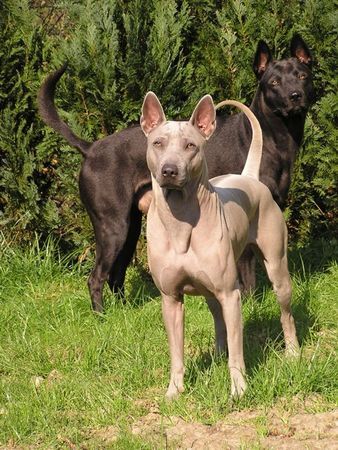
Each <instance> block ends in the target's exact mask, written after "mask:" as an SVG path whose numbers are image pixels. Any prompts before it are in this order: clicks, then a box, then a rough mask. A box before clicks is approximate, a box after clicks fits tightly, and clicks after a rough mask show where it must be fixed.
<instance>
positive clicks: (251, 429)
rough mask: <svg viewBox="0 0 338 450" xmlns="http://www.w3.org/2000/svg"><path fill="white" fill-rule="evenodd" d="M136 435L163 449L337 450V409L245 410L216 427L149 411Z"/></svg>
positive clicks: (134, 431)
mask: <svg viewBox="0 0 338 450" xmlns="http://www.w3.org/2000/svg"><path fill="white" fill-rule="evenodd" d="M132 433H133V434H134V435H137V436H140V437H143V438H144V439H146V440H147V441H151V442H157V444H158V445H159V446H160V448H162V447H163V448H168V449H175V450H176V449H177V450H178V449H182V450H183V449H196V450H202V449H203V450H208V449H210V450H211V449H212V450H221V449H222V450H224V449H230V450H232V449H243V448H248V449H249V448H252V446H254V445H255V446H257V447H259V448H262V449H269V450H270V449H271V450H287V449H288V450H289V449H291V450H305V449H306V450H308V449H311V450H317V449H318V450H320V449H325V450H327V449H330V450H338V409H337V410H335V411H331V412H325V413H316V414H308V413H302V414H295V415H291V414H288V413H285V412H283V415H280V414H278V413H277V412H276V411H273V410H272V411H271V412H270V413H268V414H266V415H264V412H262V411H260V412H259V411H258V412H254V411H249V412H248V411H242V412H239V413H238V412H237V413H232V414H229V415H228V416H227V417H226V418H225V419H224V421H220V422H218V423H216V424H215V425H204V424H202V423H198V422H190V423H189V422H185V421H184V420H183V419H181V418H179V417H163V416H161V414H160V413H159V412H154V411H153V412H150V413H149V414H147V415H146V416H144V417H142V418H141V419H139V420H138V421H137V422H135V423H134V424H133V426H132Z"/></svg>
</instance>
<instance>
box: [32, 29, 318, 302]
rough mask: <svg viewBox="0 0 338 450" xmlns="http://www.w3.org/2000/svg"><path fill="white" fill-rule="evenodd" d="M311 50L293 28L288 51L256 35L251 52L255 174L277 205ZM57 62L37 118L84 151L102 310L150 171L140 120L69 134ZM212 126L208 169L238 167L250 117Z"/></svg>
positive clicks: (307, 92) (137, 222) (244, 274)
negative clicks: (101, 131)
mask: <svg viewBox="0 0 338 450" xmlns="http://www.w3.org/2000/svg"><path fill="white" fill-rule="evenodd" d="M310 66H311V55H310V52H309V50H308V48H307V46H306V44H305V43H304V41H303V40H302V39H301V37H300V36H294V37H293V39H292V41H291V57H290V58H287V59H282V60H279V61H274V60H273V59H272V56H271V52H270V50H269V47H268V46H267V44H266V43H265V42H263V41H260V42H259V43H258V46H257V51H256V55H255V59H254V71H255V73H256V75H257V78H258V80H259V84H258V89H257V92H256V95H255V98H254V100H253V102H252V104H251V107H250V108H251V110H252V111H253V112H254V113H255V115H256V117H257V118H258V120H259V122H260V125H261V128H262V131H263V139H264V146H263V157H262V163H261V170H260V180H261V181H262V182H263V183H264V184H266V185H267V186H268V187H269V189H270V191H271V192H272V195H273V197H274V199H275V200H276V202H277V203H278V204H279V205H280V206H281V207H283V206H284V205H285V202H286V199H287V193H288V189H289V186H290V179H291V174H292V168H293V164H294V161H295V158H296V155H297V151H298V149H299V146H300V144H301V141H302V138H303V132H304V122H305V116H306V112H307V110H308V108H309V106H310V103H311V100H312V97H313V85H312V76H311V70H310ZM64 71H65V68H62V69H60V70H57V71H56V72H54V73H52V74H51V75H50V76H48V77H47V79H46V80H45V82H44V83H43V85H42V87H41V89H40V92H39V96H38V103H39V110H40V114H41V117H42V118H43V120H44V121H45V123H46V124H47V125H49V126H51V127H52V128H54V129H55V130H56V131H57V132H59V133H60V134H61V135H62V136H63V137H64V138H65V139H66V140H67V141H68V142H69V143H70V144H71V145H73V146H75V147H76V148H78V149H79V150H80V152H81V153H82V155H83V156H84V160H83V164H82V168H81V172H80V180H79V185H80V195H81V199H82V202H83V204H84V205H85V207H86V209H87V211H88V214H89V216H90V219H91V221H92V224H93V227H94V232H95V238H96V261H95V267H94V269H93V271H92V273H91V275H90V277H89V280H88V286H89V290H90V295H91V300H92V305H93V308H94V310H95V311H102V309H103V302H102V289H103V285H104V282H105V281H108V283H109V286H110V288H111V289H112V291H113V292H120V293H121V292H122V294H123V285H124V278H125V273H126V269H127V266H128V264H129V263H130V260H131V258H132V256H133V253H134V251H135V248H136V243H137V240H138V238H139V235H140V231H141V219H142V213H146V212H147V210H148V207H149V204H150V200H151V179H150V173H149V171H148V168H147V164H146V139H145V137H144V135H143V133H142V131H141V129H140V127H137V126H135V127H131V128H127V129H126V130H124V131H121V132H119V133H115V134H113V135H111V136H107V137H106V138H104V139H100V140H99V141H96V142H94V143H89V142H86V141H84V140H83V139H80V138H79V137H77V136H76V135H75V134H74V133H73V132H72V131H71V130H70V128H69V127H68V125H67V124H65V123H64V122H63V121H62V120H61V119H60V117H59V115H58V113H57V110H56V108H55V105H54V94H55V89H56V85H57V82H58V80H59V79H60V77H61V76H62V74H63V73H64ZM216 130H217V131H216V132H215V134H214V135H213V136H212V138H211V139H210V140H209V141H208V143H207V145H206V147H205V153H206V159H207V164H208V171H209V176H210V177H215V176H218V175H223V174H226V173H240V172H241V170H242V169H243V167H244V163H245V161H246V157H247V152H248V149H249V144H250V142H251V128H250V124H249V122H248V121H247V119H246V118H245V116H244V115H243V114H236V115H234V116H231V117H229V118H222V117H220V118H218V119H217V128H216ZM253 261H254V258H253V254H252V253H250V252H249V253H248V254H247V255H246V257H245V260H244V262H243V261H242V263H240V265H239V271H240V278H241V280H242V284H243V287H244V289H248V288H250V287H253V286H254V282H255V275H254V266H253Z"/></svg>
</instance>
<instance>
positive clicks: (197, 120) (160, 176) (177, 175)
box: [140, 92, 216, 189]
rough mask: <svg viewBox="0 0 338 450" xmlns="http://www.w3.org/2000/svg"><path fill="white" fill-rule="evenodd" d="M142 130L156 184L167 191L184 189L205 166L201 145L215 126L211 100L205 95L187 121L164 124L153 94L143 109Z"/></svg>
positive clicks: (165, 121)
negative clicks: (145, 138) (146, 141)
mask: <svg viewBox="0 0 338 450" xmlns="http://www.w3.org/2000/svg"><path fill="white" fill-rule="evenodd" d="M140 123H141V128H142V130H143V132H144V134H145V135H146V137H147V140H148V146H147V164H148V167H149V170H150V172H151V174H152V176H153V178H154V179H155V180H156V181H157V183H158V184H159V185H160V186H161V187H163V188H167V189H183V188H184V186H185V185H186V184H187V183H188V182H189V181H190V180H192V179H197V178H199V177H200V176H201V174H202V171H203V169H204V166H205V160H204V154H203V144H204V142H205V141H206V140H207V139H209V138H210V136H211V135H212V133H213V132H214V130H215V127H216V112H215V107H214V103H213V100H212V98H211V97H210V95H205V96H204V97H203V98H202V99H201V100H200V101H199V103H198V105H197V106H196V108H195V110H194V112H193V114H192V116H191V118H190V120H189V121H186V122H174V121H167V120H166V117H165V115H164V112H163V108H162V106H161V103H160V102H159V100H158V98H157V97H156V95H155V94H154V93H153V92H148V93H147V95H146V96H145V99H144V101H143V106H142V116H141V120H140Z"/></svg>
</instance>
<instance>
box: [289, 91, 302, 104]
mask: <svg viewBox="0 0 338 450" xmlns="http://www.w3.org/2000/svg"><path fill="white" fill-rule="evenodd" d="M301 97H302V94H301V93H300V92H298V91H295V92H292V93H291V94H290V100H291V101H293V102H294V101H296V100H299V99H300V98H301Z"/></svg>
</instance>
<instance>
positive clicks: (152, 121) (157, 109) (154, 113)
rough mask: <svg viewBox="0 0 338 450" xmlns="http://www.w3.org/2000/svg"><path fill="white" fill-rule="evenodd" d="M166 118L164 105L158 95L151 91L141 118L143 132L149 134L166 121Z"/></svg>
mask: <svg viewBox="0 0 338 450" xmlns="http://www.w3.org/2000/svg"><path fill="white" fill-rule="evenodd" d="M165 121H166V118H165V115H164V112H163V108H162V105H161V103H160V101H159V99H158V98H157V97H156V95H155V94H154V93H153V92H151V91H149V92H148V93H147V94H146V96H145V98H144V100H143V105H142V115H141V119H140V124H141V128H142V130H143V133H144V134H145V135H146V136H148V134H149V133H150V132H151V131H152V130H153V129H154V128H156V127H158V126H159V125H161V123H163V122H165Z"/></svg>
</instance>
